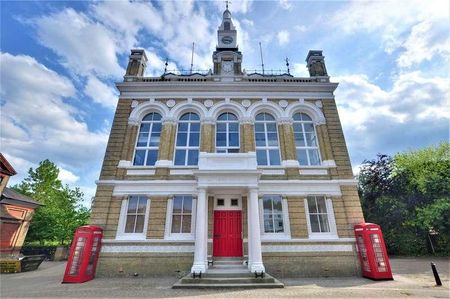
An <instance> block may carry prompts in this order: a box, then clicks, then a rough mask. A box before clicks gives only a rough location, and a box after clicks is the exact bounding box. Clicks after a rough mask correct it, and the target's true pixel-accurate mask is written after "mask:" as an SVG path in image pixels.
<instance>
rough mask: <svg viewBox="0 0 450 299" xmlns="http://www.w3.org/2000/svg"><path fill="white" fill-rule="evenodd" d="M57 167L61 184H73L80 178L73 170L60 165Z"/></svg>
mask: <svg viewBox="0 0 450 299" xmlns="http://www.w3.org/2000/svg"><path fill="white" fill-rule="evenodd" d="M58 168H59V175H58V179H60V180H61V181H62V182H63V184H69V185H70V184H73V183H76V182H78V180H79V179H80V177H79V176H76V175H75V174H74V173H73V172H71V171H69V170H67V169H64V168H62V167H58Z"/></svg>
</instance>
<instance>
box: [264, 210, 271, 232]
mask: <svg viewBox="0 0 450 299" xmlns="http://www.w3.org/2000/svg"><path fill="white" fill-rule="evenodd" d="M264 232H266V233H273V220H272V215H270V214H265V215H264Z"/></svg>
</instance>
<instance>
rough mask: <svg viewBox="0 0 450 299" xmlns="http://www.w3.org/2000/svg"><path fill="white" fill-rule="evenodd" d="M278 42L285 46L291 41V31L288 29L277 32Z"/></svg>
mask: <svg viewBox="0 0 450 299" xmlns="http://www.w3.org/2000/svg"><path fill="white" fill-rule="evenodd" d="M277 39H278V43H279V44H280V45H281V46H283V45H286V44H287V43H289V32H287V31H286V30H283V31H280V32H278V33H277Z"/></svg>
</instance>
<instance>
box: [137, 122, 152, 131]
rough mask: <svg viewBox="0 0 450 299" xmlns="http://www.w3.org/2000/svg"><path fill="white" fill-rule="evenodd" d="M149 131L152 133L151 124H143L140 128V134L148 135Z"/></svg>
mask: <svg viewBox="0 0 450 299" xmlns="http://www.w3.org/2000/svg"><path fill="white" fill-rule="evenodd" d="M149 131H150V124H149V123H147V124H146V123H143V124H141V128H140V130H139V132H141V133H148V132H149Z"/></svg>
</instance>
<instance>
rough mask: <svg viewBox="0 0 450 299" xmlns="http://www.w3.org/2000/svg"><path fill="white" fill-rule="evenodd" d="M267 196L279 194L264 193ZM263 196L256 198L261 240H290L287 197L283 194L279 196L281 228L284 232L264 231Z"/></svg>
mask: <svg viewBox="0 0 450 299" xmlns="http://www.w3.org/2000/svg"><path fill="white" fill-rule="evenodd" d="M266 195H267V196H279V194H266ZM263 197H264V196H261V197H259V199H258V208H259V227H260V231H261V240H263V241H270V240H290V239H291V224H290V222H289V210H288V203H287V198H286V197H285V196H281V208H282V209H283V211H282V212H283V229H284V232H280V233H266V232H265V230H264V205H263Z"/></svg>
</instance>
